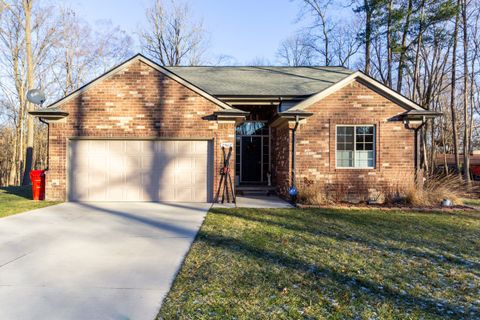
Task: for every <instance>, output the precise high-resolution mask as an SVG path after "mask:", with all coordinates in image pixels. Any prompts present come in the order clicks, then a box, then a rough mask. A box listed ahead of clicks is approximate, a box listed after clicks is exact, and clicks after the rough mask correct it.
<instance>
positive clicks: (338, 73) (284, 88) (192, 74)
mask: <svg viewBox="0 0 480 320" xmlns="http://www.w3.org/2000/svg"><path fill="white" fill-rule="evenodd" d="M165 68H166V69H168V70H170V71H171V72H173V73H175V74H177V75H178V76H180V77H182V78H184V79H186V80H187V81H189V82H191V83H194V84H195V85H196V86H198V87H199V88H202V89H203V90H205V91H206V92H208V93H210V94H212V95H214V96H217V97H238V96H270V97H275V96H276V97H287V96H310V95H312V94H316V93H318V92H320V91H323V90H325V89H326V88H328V87H330V86H331V85H333V84H335V83H337V82H339V81H341V80H342V79H345V78H346V77H348V76H350V75H351V74H352V73H354V71H351V70H348V69H345V68H343V67H242V66H235V67H222V66H212V67H165Z"/></svg>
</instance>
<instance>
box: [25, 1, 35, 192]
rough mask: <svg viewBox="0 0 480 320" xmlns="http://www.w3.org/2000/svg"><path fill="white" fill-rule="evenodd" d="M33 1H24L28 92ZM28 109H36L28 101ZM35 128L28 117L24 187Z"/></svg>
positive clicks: (30, 86) (31, 80)
mask: <svg viewBox="0 0 480 320" xmlns="http://www.w3.org/2000/svg"><path fill="white" fill-rule="evenodd" d="M32 3H33V0H22V7H23V14H24V19H25V23H24V32H25V58H26V63H27V85H26V86H27V90H31V89H33V77H34V75H33V52H32V28H31V26H30V22H31V17H32ZM27 109H28V110H29V111H31V110H33V109H34V106H33V105H32V104H31V103H29V102H28V101H27ZM34 130H35V126H34V123H33V117H32V116H30V115H27V150H26V153H25V171H24V173H23V180H22V185H29V184H30V174H29V173H30V170H32V163H33V137H34V135H35V132H34Z"/></svg>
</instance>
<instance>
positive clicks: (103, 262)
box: [0, 203, 210, 320]
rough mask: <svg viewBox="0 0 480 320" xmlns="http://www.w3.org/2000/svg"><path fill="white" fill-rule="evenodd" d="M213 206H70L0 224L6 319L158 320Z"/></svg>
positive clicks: (1, 309)
mask: <svg viewBox="0 0 480 320" xmlns="http://www.w3.org/2000/svg"><path fill="white" fill-rule="evenodd" d="M209 207H210V204H206V203H205V204H201V203H200V204H198V203H196V204H158V203H83V204H82V203H65V204H60V205H57V206H53V207H48V208H43V209H39V210H35V211H31V212H28V213H22V214H19V215H14V216H11V217H7V218H2V219H0V319H12V320H23V319H49V320H54V319H62V320H68V319H82V320H83V319H122V320H126V319H148V320H152V319H154V318H155V316H156V315H157V312H158V310H159V308H160V305H161V301H162V299H163V298H164V297H165V295H166V293H167V292H168V290H169V288H170V286H171V284H172V281H173V279H174V277H175V275H176V273H177V272H178V269H179V267H180V265H181V263H182V261H183V258H184V256H185V255H186V254H187V252H188V250H189V248H190V245H191V243H192V242H193V240H194V238H195V235H196V233H197V231H198V229H199V227H200V225H201V223H202V221H203V219H204V217H205V214H206V212H207V211H208V209H209Z"/></svg>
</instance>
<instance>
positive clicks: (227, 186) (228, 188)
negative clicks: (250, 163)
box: [215, 147, 236, 203]
mask: <svg viewBox="0 0 480 320" xmlns="http://www.w3.org/2000/svg"><path fill="white" fill-rule="evenodd" d="M232 149H233V148H232V147H229V148H228V154H227V153H226V151H225V147H222V152H223V167H222V168H221V169H220V183H219V184H218V190H217V194H216V195H215V202H218V200H219V197H220V192H221V193H222V203H224V202H225V198H227V203H228V202H230V196H231V198H232V203H235V202H236V198H235V190H234V189H233V182H232V176H231V175H230V158H231V156H232Z"/></svg>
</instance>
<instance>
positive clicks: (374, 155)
mask: <svg viewBox="0 0 480 320" xmlns="http://www.w3.org/2000/svg"><path fill="white" fill-rule="evenodd" d="M339 127H353V133H354V134H353V166H352V167H339V166H338V161H337V152H338V150H337V148H338V144H337V140H338V133H337V128H339ZM357 127H372V128H373V167H356V166H355V153H356V151H357ZM376 165H377V128H376V126H375V125H374V124H337V125H335V169H339V170H344V169H345V170H372V169H375V168H376Z"/></svg>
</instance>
